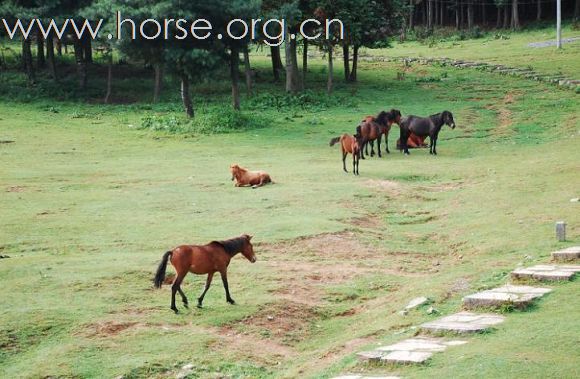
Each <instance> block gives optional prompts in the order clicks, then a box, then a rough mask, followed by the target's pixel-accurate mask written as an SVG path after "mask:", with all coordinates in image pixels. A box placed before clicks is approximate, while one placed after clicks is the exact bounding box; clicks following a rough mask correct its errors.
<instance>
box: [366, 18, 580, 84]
mask: <svg viewBox="0 0 580 379" xmlns="http://www.w3.org/2000/svg"><path fill="white" fill-rule="evenodd" d="M577 37H580V30H574V29H573V28H572V26H571V25H566V26H564V28H563V30H562V38H564V39H566V38H577ZM555 39H556V35H555V25H548V26H547V27H546V28H537V29H533V30H525V31H522V32H509V31H508V32H506V31H497V32H488V33H487V34H485V35H484V36H483V37H482V38H478V39H466V40H457V39H453V38H446V39H441V38H437V37H433V38H431V39H427V40H426V41H425V42H423V43H420V42H415V41H413V42H405V43H398V42H395V43H394V44H393V46H392V48H389V49H376V50H366V51H365V52H366V53H368V54H371V55H375V54H379V55H388V56H395V57H446V58H452V59H465V60H472V61H476V62H486V63H497V64H504V65H507V66H511V67H521V68H528V67H530V68H532V69H534V70H535V71H537V72H539V73H546V74H552V75H554V74H559V75H565V76H567V77H570V78H573V79H578V78H580V61H579V60H578V50H579V48H580V40H575V41H573V42H570V43H565V44H564V45H563V46H562V49H561V50H558V49H556V48H554V47H543V48H532V47H529V46H528V44H529V43H532V42H544V41H554V40H555ZM430 44H431V45H430Z"/></svg>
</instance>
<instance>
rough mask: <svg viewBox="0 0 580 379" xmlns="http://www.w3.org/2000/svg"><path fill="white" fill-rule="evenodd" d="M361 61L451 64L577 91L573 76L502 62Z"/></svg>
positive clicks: (578, 83) (579, 83) (368, 58)
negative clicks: (511, 65) (507, 64)
mask: <svg viewBox="0 0 580 379" xmlns="http://www.w3.org/2000/svg"><path fill="white" fill-rule="evenodd" d="M360 60H361V61H371V62H377V61H378V62H402V63H405V64H406V65H409V64H411V63H419V64H437V65H440V66H452V67H456V68H461V69H463V68H472V69H476V70H480V71H489V72H494V73H497V74H500V75H510V76H517V77H520V78H524V79H530V80H535V81H539V82H544V83H549V84H554V85H556V86H559V87H562V88H567V89H571V90H573V91H579V89H580V80H578V79H575V78H568V77H565V76H563V75H557V74H542V73H538V72H536V71H534V70H533V69H531V68H521V67H520V68H517V67H509V66H505V65H502V64H495V63H485V62H472V61H465V60H460V59H451V58H415V57H392V58H391V57H374V56H365V57H361V58H360Z"/></svg>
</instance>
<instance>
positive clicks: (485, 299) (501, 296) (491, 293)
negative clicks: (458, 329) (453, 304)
mask: <svg viewBox="0 0 580 379" xmlns="http://www.w3.org/2000/svg"><path fill="white" fill-rule="evenodd" d="M551 291H552V290H551V289H549V288H539V287H530V286H514V285H511V284H507V285H505V286H503V287H498V288H494V289H491V290H487V291H482V292H478V293H475V294H473V295H469V296H465V297H464V298H463V306H464V307H465V308H467V309H477V308H500V307H501V306H505V305H512V306H514V307H515V308H517V309H525V308H526V307H528V306H529V305H530V304H531V303H532V302H533V301H534V300H536V299H538V298H540V297H542V296H544V295H545V294H547V293H548V292H551Z"/></svg>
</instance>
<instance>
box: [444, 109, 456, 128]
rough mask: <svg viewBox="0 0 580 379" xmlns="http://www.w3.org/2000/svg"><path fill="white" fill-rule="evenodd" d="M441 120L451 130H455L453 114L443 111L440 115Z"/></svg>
mask: <svg viewBox="0 0 580 379" xmlns="http://www.w3.org/2000/svg"><path fill="white" fill-rule="evenodd" d="M441 118H442V119H443V122H444V123H445V124H446V125H448V126H450V127H451V129H455V120H453V114H452V113H451V112H449V111H443V113H441Z"/></svg>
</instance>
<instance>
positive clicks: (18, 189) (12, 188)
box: [6, 186, 25, 193]
mask: <svg viewBox="0 0 580 379" xmlns="http://www.w3.org/2000/svg"><path fill="white" fill-rule="evenodd" d="M24 191H25V188H24V187H22V186H10V187H8V188H6V192H17V193H20V192H24Z"/></svg>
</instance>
